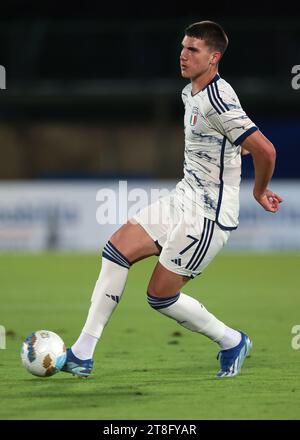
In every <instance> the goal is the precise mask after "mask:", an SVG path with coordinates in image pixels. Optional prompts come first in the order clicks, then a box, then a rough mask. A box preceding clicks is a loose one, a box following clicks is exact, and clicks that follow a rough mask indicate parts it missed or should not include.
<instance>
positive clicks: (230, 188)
mask: <svg viewBox="0 0 300 440" xmlns="http://www.w3.org/2000/svg"><path fill="white" fill-rule="evenodd" d="M182 100H183V103H184V106H185V116H184V132H185V154H184V177H183V179H182V180H181V181H180V182H179V183H178V184H177V186H176V193H177V195H178V197H179V198H180V199H181V200H182V201H183V202H186V201H187V200H190V201H192V202H193V203H196V205H197V206H198V207H200V208H201V209H203V213H204V216H205V217H207V218H208V219H211V220H214V221H216V223H217V224H218V225H219V226H220V227H221V228H222V229H225V230H231V229H235V228H237V226H238V215H239V186H240V180H241V147H240V143H241V142H242V141H243V140H244V139H246V137H247V136H249V135H250V134H251V133H253V132H254V131H256V130H258V128H257V127H256V126H255V124H254V123H253V122H252V121H251V120H250V119H249V117H248V116H247V115H246V114H245V112H244V110H243V109H242V107H241V104H240V102H239V99H238V97H237V95H236V93H235V91H234V90H233V88H232V87H231V86H230V84H228V83H227V82H226V81H225V80H224V79H222V78H221V77H220V76H219V75H218V74H217V75H216V76H215V77H214V78H213V80H212V81H211V82H210V83H209V84H208V85H207V86H206V87H205V88H204V89H202V90H201V91H199V92H198V93H196V94H195V95H193V94H192V84H191V83H190V84H188V85H187V86H186V87H184V89H183V91H182Z"/></svg>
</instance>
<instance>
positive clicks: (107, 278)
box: [72, 242, 130, 359]
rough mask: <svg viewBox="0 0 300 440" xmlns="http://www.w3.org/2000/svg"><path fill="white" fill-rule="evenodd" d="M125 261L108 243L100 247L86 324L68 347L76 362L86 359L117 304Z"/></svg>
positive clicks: (125, 272)
mask: <svg viewBox="0 0 300 440" xmlns="http://www.w3.org/2000/svg"><path fill="white" fill-rule="evenodd" d="M129 267H130V263H129V261H128V260H127V259H126V258H125V257H124V256H123V255H122V254H121V253H120V252H119V251H118V250H117V249H116V248H115V247H114V246H113V245H112V244H111V243H110V242H108V243H107V245H106V246H105V247H104V250H103V254H102V267H101V271H100V275H99V278H98V280H97V282H96V285H95V288H94V291H93V294H92V298H91V306H90V309H89V313H88V317H87V320H86V323H85V325H84V327H83V329H82V333H81V335H80V336H79V338H78V339H77V341H76V342H75V344H74V345H73V346H72V351H73V353H74V354H75V356H77V357H78V358H79V359H89V358H91V357H92V356H93V352H94V349H95V347H96V344H97V342H98V339H99V338H100V336H101V334H102V331H103V329H104V327H105V326H106V324H107V323H108V321H109V319H110V317H111V315H112V313H113V311H114V310H115V308H116V306H117V305H118V303H119V301H120V299H121V295H122V293H123V291H124V288H125V285H126V281H127V277H128V270H129Z"/></svg>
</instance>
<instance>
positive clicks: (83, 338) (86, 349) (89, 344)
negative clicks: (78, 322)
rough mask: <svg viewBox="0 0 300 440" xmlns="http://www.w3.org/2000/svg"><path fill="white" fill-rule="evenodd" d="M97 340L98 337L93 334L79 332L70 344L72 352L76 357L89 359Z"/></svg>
mask: <svg viewBox="0 0 300 440" xmlns="http://www.w3.org/2000/svg"><path fill="white" fill-rule="evenodd" d="M97 342H98V338H95V336H91V335H88V334H87V333H85V332H81V334H80V336H79V338H78V339H77V341H76V342H75V344H73V345H72V352H73V353H74V354H75V356H76V357H78V359H82V360H84V359H90V358H91V357H93V353H94V350H95V348H96V345H97Z"/></svg>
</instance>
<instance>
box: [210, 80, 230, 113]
mask: <svg viewBox="0 0 300 440" xmlns="http://www.w3.org/2000/svg"><path fill="white" fill-rule="evenodd" d="M213 87H214V88H215V90H216V93H217V97H218V98H219V100H220V101H221V102H222V104H223V105H224V107H225V109H226V110H227V111H228V110H229V107H228V105H227V104H226V103H225V102H224V101H223V99H222V98H221V96H220V93H219V89H218V85H217V84H216V83H215V84H214V85H213Z"/></svg>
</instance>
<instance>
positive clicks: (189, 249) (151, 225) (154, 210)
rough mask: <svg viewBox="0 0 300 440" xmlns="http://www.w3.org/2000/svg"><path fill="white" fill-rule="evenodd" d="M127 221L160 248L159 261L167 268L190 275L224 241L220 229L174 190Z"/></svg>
mask: <svg viewBox="0 0 300 440" xmlns="http://www.w3.org/2000/svg"><path fill="white" fill-rule="evenodd" d="M131 221H136V222H137V223H139V224H140V225H141V226H142V227H143V228H144V229H145V231H146V232H147V233H148V234H149V235H150V237H151V238H152V239H153V240H154V241H155V242H156V244H157V245H158V247H159V249H161V252H160V256H159V262H160V263H161V264H162V265H163V266H164V267H166V268H167V269H168V270H170V271H171V272H175V273H177V274H179V275H183V276H186V277H190V278H194V277H195V276H197V275H200V274H201V273H202V272H203V270H204V269H205V268H206V266H207V265H208V264H209V263H210V262H211V261H212V259H213V258H214V257H215V256H216V255H217V253H218V252H219V251H220V250H221V249H222V248H223V246H224V245H225V243H226V242H227V240H228V238H229V235H230V231H224V230H222V229H221V228H219V226H218V225H217V224H216V223H215V222H214V221H213V220H210V219H208V218H206V217H204V215H203V211H202V210H201V209H200V208H199V207H198V206H197V205H195V204H192V203H188V202H187V201H185V202H184V203H183V202H182V201H180V200H179V198H178V196H177V195H176V193H173V194H171V195H168V196H166V197H162V198H160V199H158V200H157V201H156V202H154V203H152V204H151V205H148V206H147V207H145V208H143V209H142V210H141V211H140V212H139V213H138V214H136V215H135V216H134V217H133V218H132V219H131Z"/></svg>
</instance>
